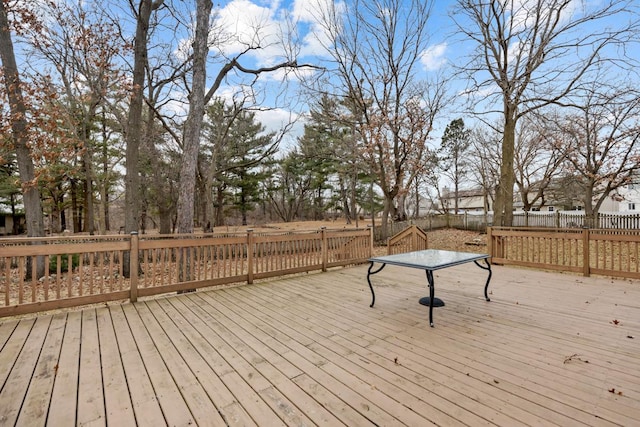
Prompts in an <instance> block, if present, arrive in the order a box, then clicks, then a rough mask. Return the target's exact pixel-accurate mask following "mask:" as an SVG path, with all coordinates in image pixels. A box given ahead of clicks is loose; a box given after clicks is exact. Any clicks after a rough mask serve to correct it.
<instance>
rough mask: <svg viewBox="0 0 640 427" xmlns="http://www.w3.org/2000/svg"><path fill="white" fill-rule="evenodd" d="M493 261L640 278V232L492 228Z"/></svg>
mask: <svg viewBox="0 0 640 427" xmlns="http://www.w3.org/2000/svg"><path fill="white" fill-rule="evenodd" d="M487 245H488V250H489V254H490V255H491V262H492V263H494V264H512V265H521V266H526V267H535V268H543V269H549V270H559V271H571V272H576V273H582V274H583V275H585V276H589V275H590V274H600V275H606V276H616V277H629V278H636V279H638V278H640V230H612V229H588V228H583V229H548V228H539V229H535V228H515V227H512V228H508V227H489V228H488V229H487Z"/></svg>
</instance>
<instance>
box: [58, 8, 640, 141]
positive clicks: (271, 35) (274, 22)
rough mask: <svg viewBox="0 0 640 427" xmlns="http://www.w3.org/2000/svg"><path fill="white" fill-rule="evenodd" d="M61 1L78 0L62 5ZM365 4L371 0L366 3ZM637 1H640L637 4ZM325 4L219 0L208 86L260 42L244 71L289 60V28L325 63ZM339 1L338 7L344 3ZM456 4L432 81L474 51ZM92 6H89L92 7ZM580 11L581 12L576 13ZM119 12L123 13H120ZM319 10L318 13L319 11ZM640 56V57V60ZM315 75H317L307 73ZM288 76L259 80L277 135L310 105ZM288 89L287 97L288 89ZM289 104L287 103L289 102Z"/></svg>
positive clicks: (304, 49)
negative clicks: (224, 64) (460, 33)
mask: <svg viewBox="0 0 640 427" xmlns="http://www.w3.org/2000/svg"><path fill="white" fill-rule="evenodd" d="M57 1H59V2H63V1H69V2H74V0H57ZM112 1H114V3H113V6H110V9H111V11H115V12H116V13H122V14H123V22H128V23H129V24H130V23H131V22H132V19H131V16H130V15H131V14H130V11H129V10H128V5H127V1H125V0H112ZM361 1H366V0H361ZM534 1H536V0H514V2H515V3H516V4H526V3H533V2H534ZM573 1H574V3H575V5H576V8H578V7H580V5H590V6H592V5H594V4H596V5H597V4H600V3H602V2H603V1H605V0H589V1H588V2H584V1H583V0H573ZM636 1H637V0H636ZM84 2H85V3H84V4H86V5H89V4H92V3H93V4H96V5H105V3H103V2H100V1H99V0H84ZM322 2H333V0H228V1H220V2H216V1H214V7H215V13H216V15H215V16H216V17H217V18H216V20H215V21H214V23H215V25H216V29H215V30H214V31H212V34H216V35H220V34H226V35H228V36H229V38H228V39H226V40H224V41H223V42H222V41H221V42H220V43H218V44H217V45H218V46H220V50H219V52H216V51H215V50H212V52H211V55H210V59H211V61H210V63H211V67H210V69H209V82H208V83H209V84H211V82H212V79H213V77H214V76H215V74H216V73H217V72H218V70H219V69H220V64H221V62H220V61H217V62H216V61H215V60H214V58H215V55H216V54H220V55H224V56H225V57H230V56H234V55H237V54H238V53H239V52H240V51H241V50H242V49H244V48H245V47H246V46H247V45H248V44H254V45H255V44H257V43H259V44H260V46H261V47H262V48H261V49H256V50H254V51H252V52H251V53H250V54H249V55H247V56H245V57H243V59H242V63H243V65H245V66H256V67H257V66H269V65H273V64H275V63H278V62H280V61H282V60H283V59H284V58H285V56H286V55H285V53H284V52H285V51H286V48H287V45H283V44H282V43H281V41H282V37H281V35H282V34H283V33H287V32H289V30H290V28H291V27H290V26H289V23H290V22H294V23H295V24H296V25H295V31H296V36H297V37H298V42H299V48H300V51H299V55H298V59H299V62H308V63H318V62H321V61H322V60H323V57H324V58H326V55H324V52H323V49H322V45H321V43H320V41H319V40H318V39H319V38H320V39H321V38H322V37H323V34H322V31H321V29H320V26H319V25H318V23H317V21H316V18H317V8H318V5H319V4H322ZM167 3H171V4H172V5H179V6H180V7H183V8H184V9H183V10H181V11H180V13H181V14H182V17H183V22H186V23H188V22H189V20H191V17H190V15H191V14H193V12H194V8H195V1H194V0H185V1H182V0H167ZM339 3H340V2H337V4H339ZM456 4H457V0H434V7H433V11H432V15H431V19H430V21H429V25H428V27H429V32H430V34H431V37H430V44H429V45H428V46H427V48H426V49H425V51H424V53H423V55H422V58H421V59H422V60H421V66H422V72H423V73H424V76H425V77H427V76H428V75H430V74H431V73H438V72H444V73H449V72H450V70H453V68H454V65H456V64H460V63H461V61H462V60H463V59H464V56H465V55H466V54H468V53H469V52H470V49H473V48H474V47H473V46H472V45H470V44H469V43H464V42H461V41H460V40H459V37H457V35H456V32H455V25H454V23H453V22H452V21H451V19H450V17H449V15H448V13H449V12H450V9H451V8H452V7H455V5H456ZM88 7H89V6H88ZM576 10H577V9H576ZM117 11H120V12H117ZM314 11H315V12H314ZM163 19H166V20H168V21H169V22H167V23H166V25H167V27H166V28H165V30H164V32H162V33H161V34H160V35H159V36H158V37H159V39H162V40H163V41H165V42H167V43H171V44H172V45H173V55H175V56H176V57H180V56H182V55H183V54H182V53H181V49H185V48H186V47H188V32H189V28H188V27H180V26H174V25H172V23H171V21H170V20H171V19H172V18H171V17H170V16H169V15H167V14H164V15H163ZM126 28H127V29H128V30H129V31H130V32H131V36H133V31H134V30H135V28H134V27H133V26H132V25H127V26H126ZM175 28H178V29H179V31H180V32H181V33H180V34H177V35H176V34H174V33H173V30H174V29H175ZM638 56H640V55H638ZM307 72H313V71H307ZM283 73H284V72H283V71H279V72H275V73H270V74H264V75H262V76H261V77H260V79H259V84H260V85H261V86H262V87H263V88H264V91H263V92H261V93H259V94H258V95H259V97H258V98H256V100H255V101H256V103H258V104H263V105H271V106H274V108H273V109H271V110H269V111H262V112H259V113H258V119H259V120H260V121H261V122H262V123H263V124H264V125H266V126H267V127H268V129H269V130H276V129H278V128H280V127H281V125H282V123H286V122H287V121H289V120H290V118H291V117H296V116H298V115H299V114H303V113H304V112H305V111H306V110H307V109H308V106H307V105H305V101H306V98H305V97H304V96H300V94H299V93H297V92H296V91H295V89H296V78H295V76H293V75H291V76H289V78H288V79H284V80H286V81H287V82H288V84H283ZM241 83H242V80H241V79H239V78H237V79H234V78H231V77H230V78H229V79H228V81H227V84H226V85H224V86H223V87H221V88H220V90H219V91H218V92H217V96H220V97H223V98H226V99H230V98H231V97H233V96H234V94H235V95H236V96H237V95H238V93H246V90H242V88H241V85H240V84H241ZM456 87H457V88H461V87H462V83H461V82H458V83H457V85H455V86H454V89H452V90H456V91H457V90H458V89H455V88H456ZM285 89H286V92H283V90H285ZM173 95H174V96H175V97H176V98H182V99H183V100H185V98H186V97H185V95H184V94H182V93H174V94H173ZM285 101H286V102H285ZM172 108H173V109H175V110H177V111H180V110H181V109H182V110H183V109H184V105H182V106H180V105H178V104H177V103H174V104H173V107H172ZM462 115H463V114H462V108H461V107H460V108H458V111H456V110H455V109H453V110H452V111H450V115H449V116H447V117H445V118H444V119H443V120H442V122H441V123H440V126H439V128H440V129H436V131H435V133H436V134H437V133H438V132H442V130H443V128H444V126H445V125H446V123H448V122H449V121H450V120H452V119H455V118H457V117H460V116H462ZM465 120H466V119H465ZM302 124H303V122H302V121H300V122H298V124H297V125H296V127H295V128H294V132H293V133H292V134H291V136H290V138H289V139H290V142H292V141H294V140H295V138H296V137H297V136H299V135H300V134H301V133H302Z"/></svg>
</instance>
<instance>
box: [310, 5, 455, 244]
mask: <svg viewBox="0 0 640 427" xmlns="http://www.w3.org/2000/svg"><path fill="white" fill-rule="evenodd" d="M431 5H432V3H431V1H429V0H410V1H402V0H375V1H360V0H354V1H353V2H350V3H348V4H343V3H340V4H337V3H335V2H331V3H330V5H329V6H325V8H324V9H319V15H320V16H319V17H318V19H319V21H320V22H321V25H322V26H323V30H324V32H325V34H326V35H327V37H326V39H324V40H321V41H322V42H323V43H324V47H325V48H326V49H327V51H328V52H329V54H330V55H331V58H332V62H333V66H334V69H333V70H331V71H332V73H331V75H332V76H335V77H336V78H337V79H338V80H339V87H338V88H337V89H336V93H339V94H340V95H341V96H342V97H344V98H345V99H346V100H347V102H346V104H348V105H349V108H350V109H351V111H352V112H353V116H354V131H355V132H356V133H357V134H358V135H359V138H360V141H361V147H360V153H361V155H362V156H363V158H364V159H365V160H366V161H367V162H368V166H369V167H370V168H371V171H372V173H373V174H374V175H375V176H376V178H377V181H376V184H377V185H378V186H379V187H380V189H381V191H382V193H383V194H384V210H383V216H382V234H383V235H386V234H387V226H388V220H389V218H390V217H395V218H404V217H405V216H406V214H405V211H404V208H405V206H404V198H405V197H406V196H407V195H408V193H409V187H410V185H411V183H412V182H413V181H414V177H415V175H417V174H420V173H422V172H423V171H424V164H425V157H426V156H425V154H426V151H427V142H428V140H429V137H430V132H431V130H432V127H433V122H434V120H435V117H436V116H437V114H438V113H440V111H441V110H442V107H443V102H444V94H445V91H444V84H443V83H442V82H436V83H435V84H429V83H427V82H425V81H421V80H420V79H419V78H418V72H419V71H422V70H421V69H420V58H421V57H422V55H423V53H424V52H425V51H426V49H427V47H428V41H429V37H428V34H427V22H428V20H429V16H430V13H431ZM343 6H344V8H343ZM325 86H326V85H325ZM323 90H324V91H326V87H325V88H323Z"/></svg>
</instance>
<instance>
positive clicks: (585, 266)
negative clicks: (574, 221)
mask: <svg viewBox="0 0 640 427" xmlns="http://www.w3.org/2000/svg"><path fill="white" fill-rule="evenodd" d="M590 240H591V239H590V231H589V227H583V228H582V274H583V275H584V276H585V277H589V275H590V274H591V268H590V267H591V266H590V259H591V256H590V253H589V251H590V244H589V243H590Z"/></svg>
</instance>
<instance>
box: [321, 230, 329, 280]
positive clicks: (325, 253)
mask: <svg viewBox="0 0 640 427" xmlns="http://www.w3.org/2000/svg"><path fill="white" fill-rule="evenodd" d="M320 239H321V240H322V243H321V248H322V250H321V254H322V255H321V256H322V271H327V264H328V263H329V242H328V241H327V227H320Z"/></svg>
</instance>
